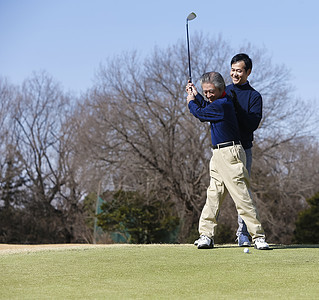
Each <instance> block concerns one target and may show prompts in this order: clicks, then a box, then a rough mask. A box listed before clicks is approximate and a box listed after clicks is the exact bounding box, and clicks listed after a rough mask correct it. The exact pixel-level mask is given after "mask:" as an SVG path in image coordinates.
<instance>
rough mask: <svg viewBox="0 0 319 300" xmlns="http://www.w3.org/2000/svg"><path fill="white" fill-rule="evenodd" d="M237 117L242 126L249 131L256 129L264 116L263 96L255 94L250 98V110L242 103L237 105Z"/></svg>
mask: <svg viewBox="0 0 319 300" xmlns="http://www.w3.org/2000/svg"><path fill="white" fill-rule="evenodd" d="M236 113H237V118H238V120H239V124H240V127H241V128H242V129H244V130H245V131H247V132H253V131H255V130H256V129H257V128H258V126H259V123H260V121H261V118H262V98H261V95H260V94H256V95H254V97H252V98H251V99H250V103H249V108H248V112H247V111H245V110H244V109H243V108H242V107H241V106H240V105H238V106H237V107H236Z"/></svg>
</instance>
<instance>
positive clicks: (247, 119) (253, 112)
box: [226, 81, 262, 149]
mask: <svg viewBox="0 0 319 300" xmlns="http://www.w3.org/2000/svg"><path fill="white" fill-rule="evenodd" d="M231 90H234V91H235V92H236V95H237V98H238V103H239V106H235V108H236V114H237V119H238V125H239V131H240V140H241V143H242V145H243V147H244V149H248V148H251V147H252V145H253V144H252V141H253V139H254V134H253V132H254V131H255V130H256V129H257V128H258V126H259V123H260V121H261V118H262V98H261V95H260V94H259V93H258V92H257V91H256V90H255V89H254V88H253V87H251V86H250V84H249V82H248V81H247V83H245V84H243V85H234V84H230V85H228V86H227V87H226V93H227V95H231V92H230V91H231Z"/></svg>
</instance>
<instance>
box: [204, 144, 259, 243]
mask: <svg viewBox="0 0 319 300" xmlns="http://www.w3.org/2000/svg"><path fill="white" fill-rule="evenodd" d="M245 165H246V155H245V151H244V149H243V147H242V146H241V145H233V146H230V147H225V148H219V149H214V150H213V156H212V158H211V160H210V165H209V167H210V185H209V187H208V188H207V198H206V203H205V206H204V208H203V210H202V213H201V216H200V220H199V234H203V235H206V236H208V237H214V235H215V231H216V226H217V216H218V213H219V209H220V206H221V204H222V202H223V200H224V199H225V197H226V195H227V193H228V192H229V194H230V196H231V197H232V199H233V201H234V202H235V206H236V209H237V211H238V214H239V215H240V216H241V217H242V219H243V220H244V222H245V223H246V226H247V229H248V232H249V234H250V235H251V237H252V240H253V241H254V240H255V239H256V238H259V237H263V238H264V237H265V234H264V230H263V228H262V226H261V223H260V221H259V220H258V215H257V211H256V208H255V206H254V204H253V200H252V198H251V196H250V194H249V191H248V188H249V175H248V171H247V169H246V167H245Z"/></svg>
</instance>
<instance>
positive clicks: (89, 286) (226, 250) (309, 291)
mask: <svg viewBox="0 0 319 300" xmlns="http://www.w3.org/2000/svg"><path fill="white" fill-rule="evenodd" d="M318 297H319V246H318V245H296V246H279V245H277V246H276V245H272V250H269V251H261V250H255V249H254V248H252V247H251V248H250V253H249V254H245V253H244V252H243V248H239V247H237V246H235V245H217V246H216V248H214V249H208V250H198V249H197V248H196V247H195V246H193V245H156V244H154V245H104V246H94V245H86V246H80V245H78V246H73V247H72V246H70V247H67V248H65V247H61V248H52V247H47V248H45V247H42V248H40V249H38V251H36V250H34V249H29V250H25V249H23V250H22V251H20V250H19V251H18V250H17V249H16V251H8V250H4V251H0V298H1V299H318Z"/></svg>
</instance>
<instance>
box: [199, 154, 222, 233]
mask: <svg viewBox="0 0 319 300" xmlns="http://www.w3.org/2000/svg"><path fill="white" fill-rule="evenodd" d="M209 172H210V184H209V187H208V188H207V197H206V203H205V205H204V207H203V210H202V213H201V216H200V218H199V227H198V231H199V234H200V235H201V234H203V235H206V236H208V237H210V238H212V237H214V235H215V231H216V226H217V217H218V214H219V209H220V206H221V204H222V202H223V200H224V199H225V197H226V194H227V190H226V189H225V185H224V182H223V180H222V178H221V177H220V175H219V174H218V171H217V170H216V168H215V164H214V159H213V157H212V158H211V160H210V164H209Z"/></svg>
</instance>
